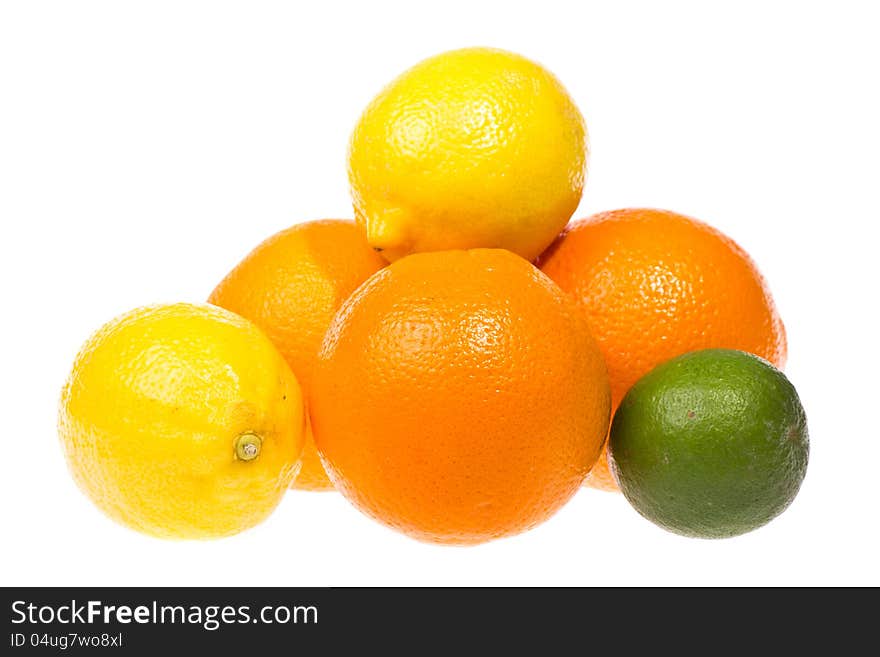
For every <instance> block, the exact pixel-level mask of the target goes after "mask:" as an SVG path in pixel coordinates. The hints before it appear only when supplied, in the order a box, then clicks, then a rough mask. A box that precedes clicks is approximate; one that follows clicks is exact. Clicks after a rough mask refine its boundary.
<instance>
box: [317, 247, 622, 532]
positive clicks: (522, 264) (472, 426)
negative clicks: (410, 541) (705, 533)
mask: <svg viewBox="0 0 880 657" xmlns="http://www.w3.org/2000/svg"><path fill="white" fill-rule="evenodd" d="M313 390H314V394H313V397H312V421H313V430H314V436H315V441H316V443H317V446H318V451H319V453H320V454H321V456H322V459H323V462H324V465H325V466H326V467H327V472H328V474H329V475H330V478H331V479H332V480H333V482H334V483H335V484H336V487H337V488H338V489H339V490H340V491H341V492H342V493H343V495H345V496H346V497H347V498H348V499H349V500H350V501H351V502H353V503H354V505H355V506H357V507H358V508H359V509H360V510H361V511H363V512H364V513H366V514H367V515H369V516H372V517H373V518H375V519H376V520H379V521H380V522H382V523H384V524H386V525H388V526H389V527H392V528H394V529H397V530H399V531H401V532H404V533H406V534H408V535H410V536H412V537H414V538H417V539H420V540H424V541H429V542H435V543H450V544H471V543H480V542H483V541H488V540H491V539H495V538H500V537H503V536H509V535H512V534H516V533H518V532H522V531H525V530H527V529H530V528H531V527H533V526H535V525H537V524H538V523H540V522H542V521H544V520H546V519H547V518H548V517H550V516H551V515H552V514H553V513H554V512H555V511H556V510H558V509H559V508H560V507H561V506H562V505H563V504H564V503H565V502H566V501H567V500H568V499H569V498H570V497H571V496H572V495H574V493H575V492H576V491H577V489H578V487H579V486H581V484H582V483H583V479H584V477H585V475H586V474H587V472H588V471H589V470H590V468H591V467H592V465H593V463H594V462H595V461H596V459H597V458H598V456H599V454H600V452H601V449H602V443H603V441H604V439H605V434H606V432H607V429H608V418H609V411H610V392H609V388H608V377H607V374H606V372H605V364H604V362H603V360H602V355H601V353H600V352H599V350H598V348H597V346H596V344H595V342H594V341H593V339H592V337H591V336H590V333H589V330H588V328H587V324H586V321H585V318H584V316H583V314H582V313H580V312H579V310H578V308H577V307H576V305H575V304H574V303H573V302H572V301H571V300H570V299H569V298H568V297H567V296H566V295H565V294H564V293H563V292H562V291H561V290H560V289H559V288H558V287H557V286H556V285H554V284H553V282H552V281H551V280H550V279H549V278H547V277H546V276H545V275H544V274H542V273H541V272H540V271H538V270H537V269H536V268H535V267H533V266H532V265H531V264H530V263H529V262H527V261H526V260H524V259H522V258H520V257H519V256H516V255H514V254H513V253H511V252H509V251H504V250H500V249H476V250H472V251H443V252H431V253H420V254H415V255H411V256H409V257H406V258H403V259H401V260H398V261H396V262H395V263H394V264H392V265H390V266H389V267H387V268H386V269H383V270H382V271H380V272H379V273H377V274H375V275H374V276H372V277H371V278H370V279H369V280H368V281H367V282H366V283H364V285H363V286H361V287H360V288H359V289H358V290H357V291H356V292H355V293H354V294H352V296H351V297H350V298H349V299H348V301H346V302H345V304H344V305H343V306H342V308H341V309H340V311H339V313H338V314H337V315H336V318H335V319H334V320H333V324H332V325H331V327H330V329H329V330H328V331H327V336H326V337H325V339H324V344H323V347H322V350H321V354H320V362H319V365H318V367H317V368H316V370H315V376H314V381H313Z"/></svg>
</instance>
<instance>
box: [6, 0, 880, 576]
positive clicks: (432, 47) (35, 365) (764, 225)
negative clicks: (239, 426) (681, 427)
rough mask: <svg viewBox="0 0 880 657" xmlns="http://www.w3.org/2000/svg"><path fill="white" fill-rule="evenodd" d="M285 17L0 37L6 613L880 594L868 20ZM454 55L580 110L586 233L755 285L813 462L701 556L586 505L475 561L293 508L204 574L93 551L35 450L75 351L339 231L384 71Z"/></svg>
mask: <svg viewBox="0 0 880 657" xmlns="http://www.w3.org/2000/svg"><path fill="white" fill-rule="evenodd" d="M303 4H306V3H294V2H284V3H270V2H237V3H231V2H204V3H196V2H182V1H180V0H175V1H173V2H159V1H156V0H153V1H151V2H118V1H108V2H76V3H73V2H55V3H50V2H39V1H27V2H25V1H21V2H16V1H6V2H3V3H2V5H0V222H2V242H0V244H2V258H0V267H2V272H0V281H2V312H3V320H2V324H0V367H2V370H0V400H2V404H3V413H2V422H3V430H2V434H3V436H2V441H0V444H2V446H3V447H2V450H3V452H2V458H0V486H2V489H0V504H2V539H0V583H2V584H4V585H11V584H21V585H49V584H94V585H135V584H150V585H197V584H203V585H224V584H234V585H245V584H252V585H345V584H348V585H362V584H373V585H386V584H387V585H392V584H404V585H406V584H462V585H467V584H474V585H487V584H496V585H507V584H525V585H532V584H552V585H574V584H577V585H652V584H683V585H685V584H686V585H701V584H733V585H737V584H754V585H801V584H872V585H878V584H880V567H878V558H877V555H878V553H880V541H878V533H880V529H878V510H877V509H878V501H880V495H878V483H877V481H878V471H880V470H878V466H880V423H878V420H877V415H876V413H877V406H878V404H877V395H878V388H877V370H878V365H880V363H878V356H877V353H878V348H877V344H878V339H880V334H878V322H877V319H878V311H877V305H878V292H877V288H878V282H880V277H878V241H877V237H876V236H877V224H878V219H880V216H878V215H880V212H878V204H877V185H878V174H880V167H878V150H880V132H878V117H880V102H878V96H877V93H878V91H877V90H878V69H877V65H878V62H880V47H878V40H877V33H876V27H877V20H876V18H875V17H873V16H872V15H871V8H872V3H870V2H867V1H866V2H863V3H856V2H826V3H809V2H800V3H795V2H792V3H790V4H789V3H782V2H766V1H765V2H758V3H752V2H742V1H741V2H737V3H724V4H725V6H726V7H727V8H726V9H721V8H720V5H721V4H722V3H705V2H702V3H701V2H691V3H682V2H663V3H649V2H643V3H634V2H620V1H617V2H603V3H588V2H582V1H581V2H569V3H560V2H549V1H548V0H541V1H539V2H538V1H534V0H533V1H532V2H527V3H514V2H503V3H502V2H474V1H473V0H471V1H468V2H450V1H449V0H444V2H434V3H423V4H422V3H394V4H393V3H387V2H384V3H383V2H364V3H354V2H353V3H350V4H342V3H333V2H320V3H319V2H315V3H307V4H308V7H301V6H299V5H303ZM418 5H422V8H419V6H418ZM467 45H491V46H497V47H503V48H507V49H510V50H515V51H518V52H521V53H523V54H525V55H527V56H530V57H532V58H534V59H537V60H538V61H540V62H542V63H544V64H545V65H546V66H548V67H549V68H550V69H551V70H553V71H554V72H555V73H556V74H557V75H558V76H559V77H560V78H561V79H562V81H563V82H564V84H565V85H566V86H567V87H568V89H569V90H570V91H571V93H572V94H573V95H574V97H575V98H576V100H577V102H578V103H579V105H580V106H581V109H582V110H583V112H584V114H585V116H586V119H587V122H588V126H589V130H590V134H591V142H592V150H593V156H592V160H591V168H590V175H589V179H588V182H587V187H586V191H585V195H584V199H583V203H582V205H581V208H580V209H579V210H578V213H577V215H576V216H584V215H587V214H589V213H592V212H595V211H599V210H605V209H611V208H617V207H624V206H637V205H649V206H659V207H665V208H669V209H673V210H676V211H679V212H684V213H687V214H691V215H693V216H696V217H699V218H702V219H704V220H706V221H708V222H710V223H712V224H713V225H715V226H717V227H718V228H720V229H721V230H723V231H725V232H726V233H728V234H729V235H731V236H732V237H733V238H735V239H736V240H737V241H738V242H739V243H740V244H741V245H742V246H744V247H745V248H746V249H747V250H748V251H749V252H750V253H751V254H752V256H753V257H754V258H755V259H756V261H757V262H758V264H759V265H760V266H761V268H762V270H763V272H764V274H765V275H766V277H767V278H768V280H769V283H770V286H771V289H772V290H773V292H774V295H775V297H776V300H777V303H778V305H779V308H780V310H781V313H782V316H783V319H784V320H785V323H786V326H787V328H788V337H789V366H788V368H787V373H788V375H789V377H790V378H791V379H792V381H793V382H794V383H795V385H796V386H797V387H798V390H799V391H800V393H801V396H802V400H803V403H804V405H805V407H806V409H807V413H808V417H809V423H810V430H811V437H812V453H811V462H810V467H809V472H808V475H807V478H806V481H805V483H804V486H803V488H802V490H801V493H800V496H799V497H798V498H797V500H796V501H795V503H794V505H793V506H792V507H791V508H790V509H789V511H788V512H786V513H785V514H784V515H783V516H781V517H780V518H778V519H777V520H776V521H774V522H773V523H771V524H770V525H768V526H767V527H765V528H763V529H761V530H759V531H756V532H754V533H752V534H749V535H746V536H743V537H740V538H736V539H732V540H726V541H715V542H711V541H700V540H689V539H684V538H680V537H677V536H674V535H672V534H667V533H664V532H663V531H661V530H660V529H657V528H656V527H654V526H653V525H651V524H650V523H648V522H647V521H645V520H643V519H642V518H641V517H640V516H639V515H637V514H636V513H635V512H634V511H632V510H631V509H630V508H629V507H628V505H627V503H626V502H625V500H624V499H623V498H622V497H621V496H619V495H614V494H607V493H601V492H597V491H592V490H584V491H582V492H580V493H579V494H578V495H577V496H576V497H575V499H574V500H573V501H572V502H571V503H570V504H569V505H568V506H567V507H565V508H564V509H563V510H562V511H561V512H560V513H559V514H558V515H557V516H555V517H554V518H553V519H551V520H550V521H549V522H547V523H546V524H545V525H543V526H541V527H539V528H538V529H536V530H534V531H532V532H530V533H528V534H526V535H523V536H519V537H515V538H512V539H507V540H503V541H499V542H496V543H493V544H488V545H484V546H480V547H476V548H443V547H436V546H430V545H423V544H420V543H417V542H414V541H412V540H410V539H407V538H405V537H403V536H399V535H397V534H395V533H393V532H391V531H390V530H387V529H385V528H384V527H382V526H380V525H378V524H375V523H373V522H372V521H370V520H368V519H367V518H365V517H364V516H362V515H360V514H359V513H358V512H357V511H355V510H354V509H353V508H352V507H350V506H349V505H348V504H347V503H346V502H345V500H343V499H342V498H341V497H340V496H339V495H337V494H335V493H331V494H304V493H290V494H288V495H287V497H286V499H285V500H284V502H283V503H282V505H281V507H279V509H278V510H277V512H276V513H275V514H274V515H273V516H272V517H271V518H270V519H269V520H268V521H267V522H266V523H264V524H263V525H261V526H259V527H258V528H256V529H254V530H252V531H249V532H246V533H244V534H242V535H239V536H237V537H234V538H231V539H226V540H221V541H215V542H163V541H160V540H156V539H151V538H148V537H145V536H141V535H139V534H136V533H134V532H132V531H130V530H127V529H125V528H123V527H120V526H117V525H116V524H114V523H112V522H111V521H110V520H108V519H106V518H105V517H104V516H103V515H102V514H101V513H99V512H98V511H97V510H96V509H95V508H94V507H93V506H92V505H91V504H90V503H89V502H88V500H87V499H86V498H85V497H84V496H83V495H82V494H81V493H79V491H78V490H77V488H76V487H75V486H74V484H73V482H72V480H71V478H70V477H69V475H68V473H67V471H66V468H65V464H64V462H63V459H62V456H61V451H60V449H59V446H58V443H57V438H56V434H55V414H56V404H57V399H58V393H59V390H60V387H61V385H62V382H63V380H64V378H65V376H66V374H67V371H68V368H69V367H70V365H71V362H72V359H73V356H74V355H75V353H76V351H77V349H78V348H79V346H80V344H81V343H82V342H83V341H84V340H85V339H86V337H87V336H88V335H89V334H90V333H91V332H92V331H93V330H94V329H96V328H97V327H98V326H100V325H101V324H102V323H103V322H105V321H106V320H108V319H110V318H111V317H113V316H115V315H117V314H119V313H120V312H122V311H125V310H128V309H129V308H132V307H134V306H138V305H141V304H145V303H152V302H159V301H175V300H188V301H200V300H203V299H204V298H205V297H206V296H207V294H208V293H209V292H210V291H211V289H212V288H213V286H214V285H215V284H216V283H217V281H218V280H219V279H220V278H221V277H222V276H223V275H224V274H225V273H226V271H227V270H228V269H229V268H230V267H231V266H232V265H233V264H235V263H236V262H237V261H238V259H239V258H240V257H242V256H243V255H244V254H245V253H246V252H247V251H248V250H250V248H251V247H253V246H254V245H256V244H257V243H258V242H259V241H261V240H262V239H263V238H265V237H267V236H268V235H270V234H271V233H273V232H275V231H277V230H279V229H281V228H284V227H285V226H288V225H290V224H292V223H295V222H299V221H306V220H309V219H315V218H322V217H350V216H351V215H352V212H351V208H350V205H349V200H348V190H347V183H346V176H345V150H346V142H347V139H348V136H349V132H350V130H351V128H352V126H353V124H354V122H355V120H356V118H357V116H358V114H359V112H360V110H361V109H362V108H363V106H364V105H365V104H366V103H367V102H368V101H369V100H370V98H371V97H372V96H373V94H375V93H376V92H377V91H378V90H379V89H380V88H381V87H382V85H383V84H384V83H385V82H387V81H389V80H390V79H391V78H392V77H394V76H395V75H396V74H397V73H399V72H400V71H401V70H403V69H405V68H407V67H409V66H410V65H412V64H414V63H415V62H416V61H418V60H420V59H422V58H423V57H426V56H428V55H432V54H434V53H437V52H440V51H443V50H447V49H452V48H456V47H461V46H467Z"/></svg>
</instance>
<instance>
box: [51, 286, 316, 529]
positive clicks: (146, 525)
mask: <svg viewBox="0 0 880 657" xmlns="http://www.w3.org/2000/svg"><path fill="white" fill-rule="evenodd" d="M304 415H305V414H304V411H303V401H302V395H301V393H300V388H299V384H298V383H297V381H296V378H295V377H294V375H293V374H292V373H291V371H290V369H289V367H288V366H287V364H286V363H285V361H284V359H283V358H282V357H281V355H280V354H279V353H278V352H277V351H276V350H275V348H274V347H273V346H272V344H271V343H270V341H269V339H268V338H267V337H266V336H265V335H264V334H263V333H262V332H261V331H260V330H259V329H258V328H257V327H256V326H255V325H254V324H251V323H250V322H249V321H247V320H246V319H243V318H242V317H239V316H238V315H235V314H233V313H231V312H228V311H226V310H222V309H220V308H216V307H214V306H209V305H192V304H182V303H181V304H173V305H160V306H150V307H146V308H139V309H137V310H133V311H131V312H129V313H127V314H125V315H122V316H120V317H118V318H117V319H115V320H113V321H111V322H110V323H108V324H107V325H105V326H104V327H103V328H101V329H100V330H99V331H98V332H97V333H95V334H94V335H93V336H92V337H91V338H90V339H89V340H88V342H86V344H85V345H84V346H83V348H82V350H81V351H80V353H79V355H78V356H77V358H76V362H75V363H74V366H73V371H72V372H71V374H70V378H69V379H68V381H67V383H66V385H65V386H64V390H63V392H62V399H61V408H60V417H59V435H60V438H61V443H62V446H63V448H64V453H65V456H66V458H67V462H68V465H69V466H70V470H71V472H72V473H73V476H74V479H75V480H76V482H77V484H78V485H79V486H80V488H81V489H82V490H83V491H84V492H85V493H86V495H87V496H88V497H89V498H90V499H91V500H92V501H93V502H94V503H95V504H96V505H97V506H98V507H99V508H100V509H101V510H103V511H104V512H105V513H107V514H108V515H109V516H110V517H112V518H113V519H115V520H117V521H119V522H121V523H123V524H125V525H128V526H129V527H132V528H133V529H137V530H139V531H142V532H145V533H147V534H152V535H154V536H160V537H165V538H213V537H219V536H226V535H230V534H235V533H237V532H240V531H242V530H244V529H247V528H249V527H252V526H254V525H256V524H257V523H259V522H260V521H262V520H263V519H264V518H266V517H267V516H268V515H269V514H270V513H271V512H272V510H273V509H274V508H275V506H276V505H277V504H278V502H280V500H281V499H282V497H283V495H284V492H285V490H287V487H288V486H289V485H290V482H291V480H292V479H293V478H294V477H295V476H296V473H297V471H298V469H299V465H300V463H299V458H300V453H301V452H302V449H303V444H304V424H305V422H304Z"/></svg>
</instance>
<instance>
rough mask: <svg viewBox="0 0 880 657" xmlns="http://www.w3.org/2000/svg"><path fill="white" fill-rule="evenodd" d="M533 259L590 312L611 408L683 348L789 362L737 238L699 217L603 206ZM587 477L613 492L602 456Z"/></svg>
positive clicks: (765, 293) (781, 333) (770, 307)
mask: <svg viewBox="0 0 880 657" xmlns="http://www.w3.org/2000/svg"><path fill="white" fill-rule="evenodd" d="M538 265H539V266H540V268H541V269H542V270H543V271H544V273H546V274H547V275H548V276H550V278H552V279H553V280H554V281H556V283H557V284H559V286H560V287H561V288H562V289H563V290H565V291H566V292H568V293H570V294H571V295H572V296H573V297H574V299H575V300H576V301H577V303H579V304H580V306H581V307H582V308H583V309H584V310H585V311H586V315H587V319H588V322H589V324H590V329H591V330H592V333H593V335H594V337H595V338H596V341H597V342H598V343H599V346H600V348H601V349H602V353H603V354H604V356H605V362H606V364H607V366H608V375H609V378H610V380H611V396H612V407H613V408H617V405H618V403H620V400H621V399H622V398H623V396H624V394H626V392H627V390H629V388H630V387H631V386H632V385H633V384H634V383H635V382H636V381H637V380H638V379H640V378H641V377H642V376H643V375H644V374H647V373H648V372H649V371H650V370H651V369H653V368H654V367H655V366H656V365H659V364H660V363H662V362H664V361H667V360H669V359H670V358H673V357H675V356H679V355H681V354H683V353H685V352H688V351H694V350H696V349H707V348H727V349H739V350H741V351H747V352H750V353H753V354H756V355H758V356H761V357H762V358H764V359H766V360H768V361H770V362H771V363H773V364H774V365H776V366H777V367H780V368H781V367H782V366H783V365H784V363H785V357H786V342H785V329H784V327H783V325H782V320H781V319H780V318H779V314H778V313H777V311H776V307H775V305H774V303H773V298H772V297H771V296H770V291H769V290H768V288H767V285H766V283H765V282H764V279H763V277H762V276H761V274H760V272H759V271H758V269H757V268H756V267H755V264H754V263H753V262H752V260H751V258H749V256H748V254H747V253H746V252H745V251H743V249H742V248H740V247H739V246H738V245H737V244H736V243H735V242H734V241H733V240H731V239H730V238H728V237H726V236H725V235H723V234H722V233H720V232H719V231H717V230H715V229H714V228H712V227H710V226H707V225H706V224H704V223H702V222H700V221H697V220H696V219H692V218H690V217H686V216H683V215H680V214H676V213H674V212H668V211H665V210H651V209H626V210H615V211H612V212H603V213H600V214H597V215H595V216H593V217H590V218H588V219H586V220H582V221H577V222H574V223H573V224H571V225H570V226H569V227H568V228H567V229H566V230H565V231H564V232H563V233H562V235H560V236H559V238H557V240H556V242H554V243H553V244H552V245H551V246H550V248H548V249H547V251H546V252H544V254H542V255H541V256H540V258H539V259H538ZM587 483H588V484H590V485H593V486H595V487H597V488H604V489H607V490H615V489H616V488H617V486H616V484H615V482H614V480H613V478H612V476H611V474H610V472H609V470H608V463H607V459H606V457H605V455H603V457H602V458H601V459H600V460H599V462H598V463H597V464H596V467H595V468H594V469H593V472H591V473H590V475H589V477H588V478H587Z"/></svg>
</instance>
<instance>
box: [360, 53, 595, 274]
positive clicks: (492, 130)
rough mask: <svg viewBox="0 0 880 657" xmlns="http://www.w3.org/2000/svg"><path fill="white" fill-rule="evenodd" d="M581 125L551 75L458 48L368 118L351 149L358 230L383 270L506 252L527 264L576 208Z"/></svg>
mask: <svg viewBox="0 0 880 657" xmlns="http://www.w3.org/2000/svg"><path fill="white" fill-rule="evenodd" d="M587 156H588V145H587V132H586V126H585V124H584V120H583V117H582V116H581V113H580V111H579V110H578V108H577V107H576V106H575V104H574V101H573V100H572V98H571V97H570V96H569V94H568V92H567V91H566V90H565V88H564V87H563V86H562V84H560V82H559V80H557V79H556V78H555V77H554V76H553V74H552V73H550V72H549V71H548V70H546V69H545V68H543V67H542V66H540V65H538V64H536V63H535V62H532V61H530V60H528V59H526V58H525V57H521V56H520V55H516V54H513V53H509V52H504V51H501V50H493V49H489V48H468V49H464V50H455V51H452V52H447V53H443V54H440V55H437V56H435V57H432V58H430V59H427V60H425V61H423V62H421V63H420V64H417V65H416V66H415V67H414V68H412V69H410V70H409V71H407V72H405V73H403V74H402V75H401V76H400V77H398V78H397V79H396V80H394V81H393V82H391V84H389V85H388V86H387V87H386V88H385V89H384V90H383V91H382V92H381V93H380V94H379V95H378V96H377V97H376V98H375V99H374V100H373V101H372V102H371V103H370V105H369V106H368V107H367V109H366V110H365V111H364V113H363V115H362V116H361V117H360V120H359V121H358V123H357V126H356V127H355V130H354V133H353V135H352V137H351V142H350V145H349V155H348V166H349V169H348V170H349V182H350V184H351V191H352V198H353V201H354V208H355V214H356V216H357V219H358V222H360V223H361V224H363V225H364V226H365V228H366V232H367V239H368V241H369V242H370V244H371V245H372V246H373V248H375V249H376V250H379V251H381V252H382V254H383V255H384V256H385V257H386V258H387V259H388V260H390V261H394V260H396V259H398V258H400V257H403V256H405V255H407V254H409V253H414V252H419V251H440V250H446V249H470V248H477V247H500V248H505V249H508V250H510V251H513V252H515V253H518V254H519V255H521V256H523V257H524V258H526V259H529V260H532V259H534V258H535V257H536V256H538V254H540V253H541V252H542V251H543V250H544V249H545V248H546V247H547V246H548V245H549V244H550V242H552V241H553V239H554V238H555V237H556V235H557V234H558V233H559V231H560V230H561V229H562V227H563V226H565V224H566V223H567V222H568V220H569V218H570V217H571V215H572V214H573V213H574V211H575V209H576V208H577V206H578V203H579V202H580V198H581V193H582V191H583V186H584V179H585V176H586V168H587Z"/></svg>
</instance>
